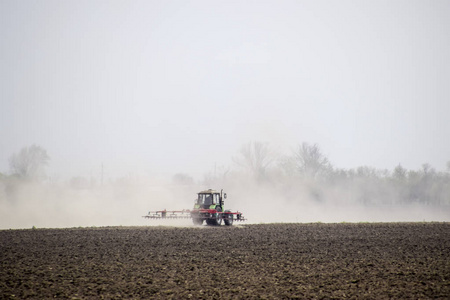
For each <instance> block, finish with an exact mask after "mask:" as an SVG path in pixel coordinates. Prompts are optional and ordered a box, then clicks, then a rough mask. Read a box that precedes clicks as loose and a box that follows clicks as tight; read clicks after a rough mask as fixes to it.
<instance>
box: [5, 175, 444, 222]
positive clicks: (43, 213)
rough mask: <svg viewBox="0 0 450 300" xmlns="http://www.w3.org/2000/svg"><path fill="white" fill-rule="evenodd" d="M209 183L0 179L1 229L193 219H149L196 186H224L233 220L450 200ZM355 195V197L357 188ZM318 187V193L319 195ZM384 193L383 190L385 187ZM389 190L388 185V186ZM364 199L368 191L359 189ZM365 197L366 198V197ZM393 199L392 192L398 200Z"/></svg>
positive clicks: (179, 204) (392, 211)
mask: <svg viewBox="0 0 450 300" xmlns="http://www.w3.org/2000/svg"><path fill="white" fill-rule="evenodd" d="M206 181H208V182H199V183H195V182H191V183H189V184H180V183H174V182H172V181H170V180H159V179H158V180H156V179H154V178H152V179H150V178H145V179H144V178H140V179H136V178H133V179H129V180H116V181H110V182H107V183H105V184H103V185H100V184H92V185H89V183H87V184H85V185H80V184H74V182H71V183H49V182H41V183H37V182H22V181H20V180H12V179H10V180H3V181H2V182H1V186H0V229H20V228H32V227H36V228H67V227H91V226H95V227H100V226H193V225H192V223H191V220H189V219H182V220H148V219H145V218H142V216H144V215H146V214H147V213H148V212H149V211H150V210H161V209H167V210H181V209H191V208H192V207H193V203H194V200H195V198H196V193H197V192H199V191H201V190H204V189H207V188H213V189H217V190H220V189H222V188H223V189H224V192H226V193H227V196H228V197H227V199H226V200H225V207H226V209H231V210H232V211H240V212H242V213H243V215H244V217H245V218H246V219H247V221H246V222H242V223H241V222H235V225H239V224H259V223H281V222H294V223H309V222H324V223H329V222H331V223H336V222H423V221H426V222H432V221H439V222H440V221H445V222H448V221H450V206H449V203H448V200H449V199H448V198H447V199H446V201H447V202H444V203H440V204H426V203H419V202H417V201H416V202H413V203H399V201H395V200H396V199H393V198H392V197H394V196H392V195H391V196H389V195H383V197H385V198H383V199H382V200H389V201H380V199H377V201H374V200H373V199H376V197H375V198H374V197H372V198H371V199H372V200H373V201H369V202H368V203H361V195H363V194H364V191H363V189H364V188H366V186H365V185H362V186H359V187H357V188H356V187H346V186H340V185H336V184H330V183H328V185H327V183H325V182H323V183H312V182H310V183H309V184H306V183H305V182H304V181H303V182H302V181H299V182H296V181H293V182H290V184H288V183H287V182H286V181H281V182H280V181H278V182H277V181H275V180H273V179H272V180H269V179H266V181H258V180H254V178H252V177H251V176H249V175H248V174H246V173H245V172H238V171H235V172H231V173H229V174H227V176H226V177H225V178H220V179H218V178H213V179H212V180H211V179H209V180H206ZM358 193H359V194H360V195H359V196H357V197H356V196H355V194H358ZM318 194H320V196H318ZM384 194H386V193H384ZM392 194H394V191H392ZM362 198H363V199H366V202H367V198H368V195H367V194H364V197H362ZM369 198H370V197H369ZM397 200H398V199H397Z"/></svg>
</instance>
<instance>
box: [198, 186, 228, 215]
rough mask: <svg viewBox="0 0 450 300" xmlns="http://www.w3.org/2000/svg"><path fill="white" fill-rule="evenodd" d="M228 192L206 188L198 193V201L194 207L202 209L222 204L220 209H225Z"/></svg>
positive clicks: (214, 207)
mask: <svg viewBox="0 0 450 300" xmlns="http://www.w3.org/2000/svg"><path fill="white" fill-rule="evenodd" d="M226 197H227V194H223V191H220V192H218V191H214V190H211V189H209V190H206V191H202V192H200V193H198V198H197V201H196V202H195V207H194V208H201V209H216V208H217V206H220V211H223V204H224V198H226Z"/></svg>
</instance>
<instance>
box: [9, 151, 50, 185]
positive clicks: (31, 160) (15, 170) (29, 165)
mask: <svg viewBox="0 0 450 300" xmlns="http://www.w3.org/2000/svg"><path fill="white" fill-rule="evenodd" d="M49 160H50V157H49V156H48V154H47V151H46V150H45V149H43V148H41V147H40V146H36V145H31V146H29V147H24V148H22V149H21V150H20V152H19V153H14V154H13V155H12V156H11V157H10V159H9V167H10V169H11V173H12V174H14V175H16V176H18V177H19V178H22V179H33V180H35V179H40V178H43V177H44V176H45V172H44V168H45V167H46V166H47V165H48V161H49Z"/></svg>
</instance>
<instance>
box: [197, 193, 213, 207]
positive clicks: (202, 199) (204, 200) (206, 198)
mask: <svg viewBox="0 0 450 300" xmlns="http://www.w3.org/2000/svg"><path fill="white" fill-rule="evenodd" d="M198 204H205V205H211V204H213V197H212V195H211V194H199V195H198Z"/></svg>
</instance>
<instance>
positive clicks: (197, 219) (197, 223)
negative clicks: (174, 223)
mask: <svg viewBox="0 0 450 300" xmlns="http://www.w3.org/2000/svg"><path fill="white" fill-rule="evenodd" d="M192 222H193V223H194V225H195V226H200V225H202V224H203V219H200V218H192Z"/></svg>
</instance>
